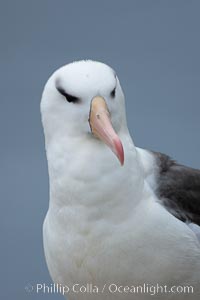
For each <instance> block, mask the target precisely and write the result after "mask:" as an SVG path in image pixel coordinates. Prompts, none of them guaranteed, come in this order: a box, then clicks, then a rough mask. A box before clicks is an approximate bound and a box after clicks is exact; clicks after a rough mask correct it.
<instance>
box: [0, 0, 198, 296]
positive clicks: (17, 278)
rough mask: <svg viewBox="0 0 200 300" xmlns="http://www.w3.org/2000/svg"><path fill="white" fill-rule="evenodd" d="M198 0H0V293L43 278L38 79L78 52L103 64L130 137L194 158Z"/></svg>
mask: <svg viewBox="0 0 200 300" xmlns="http://www.w3.org/2000/svg"><path fill="white" fill-rule="evenodd" d="M199 13H200V1H198V0H196V1H195V0H190V1H186V0H168V1H156V0H137V1H134V0H132V1H131V0H130V1H126V0H125V1H117V0H109V1H105V0H101V1H95V0H93V1H92V0H91V1H88V0H85V1H76V0H73V1H67V0H57V1H51V0H42V1H41V0H40V1H39V0H36V1H27V0H18V1H10V0H7V1H6V0H5V1H2V0H1V1H0V31H1V34H0V49H1V50H0V51H1V52H0V64H1V68H0V72H1V108H0V114H1V116H0V134H1V135H0V136H1V140H0V145H1V148H0V151H1V168H0V177H1V181H0V182H1V189H0V193H1V216H0V221H1V223H0V228H1V248H0V249H1V259H2V262H1V273H2V274H1V298H2V299H5V300H7V299H9V300H10V299H20V300H25V299H41V300H42V299H43V300H46V299H55V300H56V299H62V297H61V296H59V295H47V294H46V295H43V294H39V295H37V294H36V293H34V292H33V293H31V294H28V293H27V292H26V291H25V289H24V287H25V285H26V284H27V283H31V284H35V283H43V282H45V283H46V284H50V282H51V281H50V277H49V275H48V271H47V268H46V264H45V260H44V256H43V248H42V232H41V228H42V222H43V218H44V216H45V213H46V211H47V207H48V174H47V164H46V158H45V151H44V140H43V132H42V127H41V122H40V112H39V103H40V97H41V93H42V89H43V86H44V84H45V81H46V80H47V78H48V77H49V75H50V74H51V73H52V72H53V71H54V70H55V69H56V68H57V67H59V66H61V65H63V64H65V63H67V62H71V61H73V60H78V59H82V58H91V59H96V60H100V61H103V62H106V63H108V64H110V65H111V66H112V67H113V68H114V69H115V70H116V71H117V73H118V76H119V78H120V80H121V83H122V86H123V89H124V92H125V95H126V105H127V112H128V124H129V128H130V131H131V134H132V136H133V137H134V141H135V143H136V145H140V146H141V147H145V148H149V149H153V150H159V151H162V152H165V153H167V154H170V155H171V156H173V157H174V158H175V159H178V160H179V161H180V162H182V163H185V164H187V165H190V166H193V167H197V168H200V158H199V153H200V134H199V132H200V120H199V112H200V97H199V96H200V59H199V55H200V39H199V31H200V18H199Z"/></svg>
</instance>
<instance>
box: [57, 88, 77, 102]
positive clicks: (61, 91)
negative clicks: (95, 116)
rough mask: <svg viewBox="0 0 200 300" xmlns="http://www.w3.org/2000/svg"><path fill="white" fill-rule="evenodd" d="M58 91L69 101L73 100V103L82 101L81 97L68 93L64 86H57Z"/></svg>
mask: <svg viewBox="0 0 200 300" xmlns="http://www.w3.org/2000/svg"><path fill="white" fill-rule="evenodd" d="M56 89H57V91H58V92H59V93H60V94H61V95H62V96H64V97H65V99H66V100H67V101H68V102H70V103H71V102H72V103H78V102H80V99H79V98H78V97H76V96H73V95H70V94H68V93H67V92H66V91H65V90H64V89H63V88H62V87H60V86H58V87H56Z"/></svg>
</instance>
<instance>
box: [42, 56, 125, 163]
mask: <svg viewBox="0 0 200 300" xmlns="http://www.w3.org/2000/svg"><path fill="white" fill-rule="evenodd" d="M41 113H42V122H43V126H44V131H45V138H46V141H48V142H50V141H51V140H52V139H53V138H55V137H57V136H61V135H62V136H63V137H65V136H67V137H68V138H78V137H84V136H87V137H88V138H90V139H96V140H98V141H100V142H101V143H104V144H106V145H107V146H108V147H109V148H110V149H111V150H112V151H113V153H114V154H115V155H116V156H117V158H118V159H119V161H120V163H121V165H123V163H124V150H123V145H122V142H121V140H120V137H119V133H120V132H123V130H126V128H127V126H126V117H125V105H124V95H123V91H122V89H121V86H120V83H119V80H118V78H117V76H116V73H115V72H114V70H113V69H112V68H110V67H109V66H107V65H106V64H103V63H100V62H95V61H90V60H86V61H77V62H73V63H70V64H68V65H65V66H63V67H61V68H60V69H58V70H57V71H55V72H54V73H53V75H52V76H51V77H50V78H49V80H48V81H47V83H46V85H45V88H44V91H43V95H42V100H41Z"/></svg>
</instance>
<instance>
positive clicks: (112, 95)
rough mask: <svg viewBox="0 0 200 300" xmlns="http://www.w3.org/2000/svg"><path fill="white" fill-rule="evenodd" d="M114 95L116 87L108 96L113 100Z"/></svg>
mask: <svg viewBox="0 0 200 300" xmlns="http://www.w3.org/2000/svg"><path fill="white" fill-rule="evenodd" d="M115 94H116V87H115V88H114V89H113V90H112V91H111V93H110V96H111V97H112V98H114V97H115Z"/></svg>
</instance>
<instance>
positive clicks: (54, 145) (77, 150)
mask: <svg viewBox="0 0 200 300" xmlns="http://www.w3.org/2000/svg"><path fill="white" fill-rule="evenodd" d="M119 137H120V139H121V141H122V143H123V146H124V151H125V163H124V166H123V167H121V166H120V163H119V161H118V160H117V158H116V157H115V155H114V154H113V153H112V152H111V150H110V149H109V148H108V147H107V146H106V145H104V144H103V143H102V142H101V141H99V140H97V139H94V138H91V137H90V138H88V137H84V138H82V139H81V138H80V137H78V138H70V140H68V139H67V138H66V137H62V136H60V137H59V138H58V136H57V137H56V142H55V141H54V140H51V143H48V141H46V150H47V158H48V168H49V178H50V207H51V205H53V206H57V207H58V208H62V207H63V206H83V207H86V208H90V211H91V212H92V213H93V212H94V210H95V211H96V212H97V211H98V210H99V211H104V212H105V214H107V215H108V217H110V215H111V214H112V215H118V216H119V213H120V214H121V215H122V214H123V215H124V217H126V215H127V213H129V211H131V207H130V206H134V207H135V206H136V205H137V204H138V202H139V201H140V200H141V198H142V194H143V190H144V179H143V171H142V168H141V165H140V162H139V160H138V158H137V151H136V149H135V147H134V145H133V142H132V140H131V138H130V136H129V134H128V132H121V133H119ZM119 182H120V185H119ZM129 195H130V197H129ZM127 202H128V203H127ZM103 207H105V208H106V209H105V210H104V209H103ZM109 207H110V208H111V210H112V212H111V211H110V215H109V212H108V208H109ZM116 210H118V211H116Z"/></svg>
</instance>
